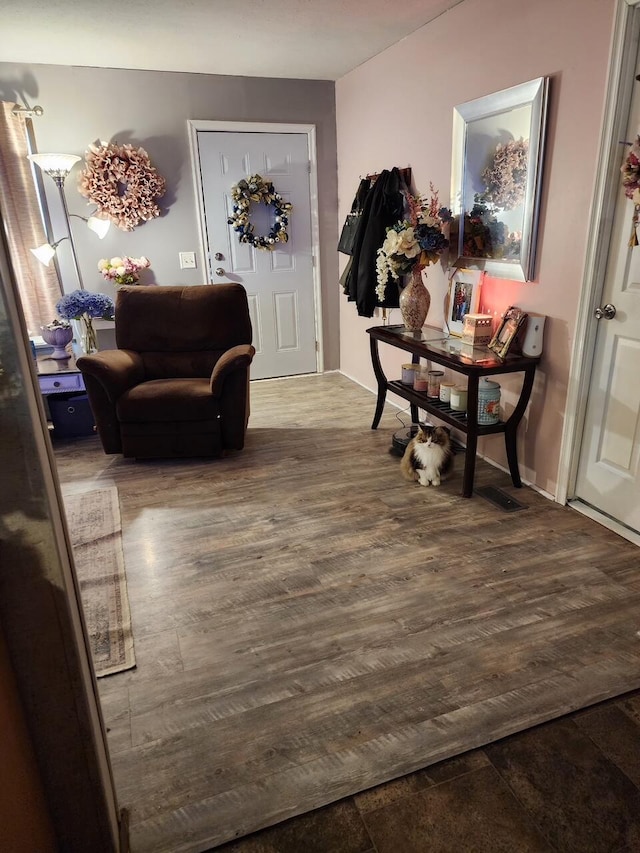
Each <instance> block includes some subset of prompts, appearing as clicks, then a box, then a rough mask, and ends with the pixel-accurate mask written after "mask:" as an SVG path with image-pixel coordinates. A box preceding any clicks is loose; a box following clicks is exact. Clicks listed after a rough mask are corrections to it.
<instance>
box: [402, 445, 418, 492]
mask: <svg viewBox="0 0 640 853" xmlns="http://www.w3.org/2000/svg"><path fill="white" fill-rule="evenodd" d="M400 470H401V472H402V476H403V477H404V478H405V480H411V482H414V483H415V481H416V480H417V479H418V472H417V471H416V469H415V468H414V467H413V448H412V447H410V446H409V445H407V449H406V450H405V452H404V456H403V457H402V460H401V461H400Z"/></svg>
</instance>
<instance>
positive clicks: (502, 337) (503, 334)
mask: <svg viewBox="0 0 640 853" xmlns="http://www.w3.org/2000/svg"><path fill="white" fill-rule="evenodd" d="M527 317H528V314H526V313H525V312H524V311H522V310H521V309H520V308H516V307H515V305H512V306H511V307H510V308H507V310H506V311H505V314H504V317H503V318H502V323H501V324H500V326H499V327H498V330H497V331H496V333H495V335H494V336H493V338H492V339H491V342H490V343H489V349H490V350H492V351H493V352H495V354H496V355H497V356H498V357H499V358H504V357H505V356H506V354H507V353H508V352H509V350H510V348H511V346H512V345H513V342H514V341H515V339H516V337H517V335H518V332H519V331H520V329H521V328H522V326H523V324H524V322H525V320H526V319H527Z"/></svg>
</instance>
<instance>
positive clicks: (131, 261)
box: [98, 255, 151, 285]
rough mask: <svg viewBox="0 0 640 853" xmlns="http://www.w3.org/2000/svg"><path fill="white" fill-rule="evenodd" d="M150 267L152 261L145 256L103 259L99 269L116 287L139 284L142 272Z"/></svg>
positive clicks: (99, 263) (100, 261) (99, 262)
mask: <svg viewBox="0 0 640 853" xmlns="http://www.w3.org/2000/svg"><path fill="white" fill-rule="evenodd" d="M150 266H151V261H150V260H149V258H145V256H144V255H143V256H142V257H141V258H129V257H127V256H126V255H125V256H124V257H122V258H120V257H116V258H111V259H109V258H101V259H100V260H99V261H98V269H99V270H100V272H101V273H102V276H103V278H105V279H106V280H107V281H112V282H113V283H114V284H115V285H121V284H138V282H139V280H140V270H144V269H147V268H148V267H150Z"/></svg>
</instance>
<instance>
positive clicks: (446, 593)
mask: <svg viewBox="0 0 640 853" xmlns="http://www.w3.org/2000/svg"><path fill="white" fill-rule="evenodd" d="M374 402H375V400H374V397H373V396H372V395H371V394H369V393H368V392H367V391H364V390H363V389H361V388H360V387H358V386H357V385H355V384H353V383H351V382H350V381H349V380H347V379H346V378H344V377H342V376H340V375H338V374H329V375H326V376H312V377H304V378H298V379H290V380H280V381H267V382H259V383H254V384H253V386H252V416H251V422H250V431H249V434H248V440H247V446H246V448H245V450H244V451H243V452H242V453H240V454H236V455H234V456H233V457H229V458H227V459H223V460H219V461H213V462H207V463H203V462H199V461H185V462H180V461H165V462H152V463H150V462H145V463H135V462H132V461H129V460H126V461H125V460H123V459H121V458H119V457H106V456H104V455H103V454H102V452H101V451H100V449H99V447H98V444H97V441H96V440H95V439H93V438H89V439H82V440H76V441H73V442H72V441H68V442H61V443H59V444H57V445H56V456H57V459H58V465H59V472H60V478H61V481H62V482H63V483H65V484H74V485H75V486H87V487H88V486H92V487H94V488H95V487H101V486H105V485H111V484H114V485H116V486H117V487H118V490H119V495H120V505H121V512H122V521H123V537H124V554H125V565H126V571H127V580H128V585H129V595H130V600H131V610H132V618H133V631H134V638H135V643H136V658H137V661H138V666H137V669H136V670H134V671H130V672H125V673H121V674H118V675H114V676H110V677H108V678H103V679H101V680H100V682H99V687H100V694H101V699H102V703H103V710H104V713H105V718H106V721H107V725H108V727H109V729H110V731H109V738H110V746H111V755H112V762H113V768H114V774H115V779H116V787H117V790H118V793H119V798H120V804H121V805H122V806H127V807H128V808H129V809H130V811H131V833H132V844H133V851H134V853H151V851H154V853H161V851H201V850H204V849H206V848H208V847H213V846H215V845H218V844H221V843H223V842H224V841H227V840H229V839H232V838H235V837H237V836H241V835H244V834H247V833H249V832H252V831H254V830H256V829H259V828H261V827H264V826H268V825H270V824H273V823H275V822H277V821H280V820H283V819H284V818H287V817H291V816H293V815H296V814H300V813H303V812H307V811H309V810H311V809H314V808H317V807H318V806H321V805H324V804H326V803H329V802H333V801H335V800H338V799H340V798H342V797H346V796H348V795H350V794H353V793H355V792H357V791H362V790H365V789H367V788H370V787H372V786H374V785H377V784H379V783H381V782H384V781H386V780H388V779H391V778H395V777H398V776H402V775H404V774H407V773H410V772H412V771H415V770H417V769H418V768H423V767H426V766H428V765H431V764H434V763H435V762H438V761H440V760H442V759H444V758H447V757H449V756H452V755H455V754H458V753H461V752H464V751H466V750H469V749H472V748H474V747H477V746H481V745H483V744H486V743H489V742H491V741H495V740H496V739H498V738H501V737H504V736H505V735H509V734H511V733H513V732H517V731H521V730H522V729H525V728H528V727H530V726H532V725H535V724H537V723H540V722H543V721H546V720H549V719H552V718H555V717H557V716H559V715H562V714H565V713H567V712H569V711H573V710H576V709H578V708H582V707H585V706H587V705H589V704H592V703H594V702H597V701H600V700H602V699H606V698H608V697H611V696H615V695H618V694H621V693H623V692H626V691H629V690H632V689H635V688H638V687H640V637H639V636H638V631H639V629H640V571H639V569H638V564H639V552H638V549H637V547H636V546H634V545H632V544H630V543H628V542H626V541H624V540H622V539H620V538H619V537H617V536H616V535H615V534H613V533H611V532H610V531H608V530H606V529H604V528H602V527H600V526H599V525H597V524H595V523H594V522H592V521H590V520H588V519H586V518H585V517H583V516H581V515H579V514H578V513H576V512H574V511H572V510H570V509H568V508H565V507H560V506H558V505H556V504H553V503H551V502H549V501H547V500H546V499H544V498H542V497H540V496H539V495H537V494H535V493H534V492H533V491H531V490H529V489H523V490H515V489H512V488H511V487H510V486H509V485H508V484H509V480H508V478H507V477H506V475H504V474H502V473H501V472H499V471H496V470H495V469H492V468H490V467H489V466H487V465H484V464H482V463H481V464H480V466H479V471H478V478H477V483H478V484H495V485H498V486H500V487H504V488H505V489H506V490H507V491H508V492H509V493H511V494H512V495H514V496H515V497H517V499H518V500H520V501H521V502H522V503H524V504H526V506H527V508H526V509H525V510H522V511H519V512H515V513H507V512H504V511H502V510H500V509H498V508H496V507H495V506H494V505H492V504H490V503H489V502H488V501H486V500H484V499H482V498H479V497H475V498H473V499H472V500H464V499H462V498H461V497H459V489H460V474H459V473H458V474H456V475H454V477H453V479H452V480H451V481H450V482H448V483H446V484H444V485H443V486H442V487H441V488H439V489H434V488H429V489H425V488H422V487H420V486H418V485H413V484H408V483H406V482H404V481H403V480H402V479H401V477H400V473H399V460H398V459H397V458H395V457H393V456H391V455H390V454H389V453H388V447H389V445H390V438H391V434H392V433H393V432H394V431H395V430H396V429H398V428H399V426H400V424H399V422H398V421H397V420H396V419H395V417H394V415H393V410H392V409H391V408H390V407H387V408H388V410H387V412H386V413H385V414H384V416H383V420H382V423H381V426H380V428H379V429H378V430H377V431H375V432H374V431H371V430H370V428H369V427H370V423H371V418H372V414H373V409H374ZM492 440H495V441H499V440H500V438H499V437H496V438H495V439H492ZM461 467H462V459H459V460H458V468H459V469H460V468H461Z"/></svg>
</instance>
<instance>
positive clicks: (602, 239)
mask: <svg viewBox="0 0 640 853" xmlns="http://www.w3.org/2000/svg"><path fill="white" fill-rule="evenodd" d="M638 5H640V0H617V6H616V19H615V25H614V32H613V42H612V49H611V64H610V67H609V79H608V82H607V89H606V94H605V105H606V108H605V116H604V122H603V126H602V134H601V137H600V152H599V155H598V161H597V164H596V185H595V191H594V196H593V202H592V205H591V214H590V218H589V233H588V237H587V255H586V259H585V268H584V275H583V277H582V287H581V290H580V302H579V306H578V317H577V321H576V329H575V335H574V340H573V347H572V352H571V368H570V371H569V382H568V391H567V402H566V406H565V420H564V427H563V430H562V443H561V446H560V464H559V468H558V490H557V494H556V500H557V501H558V503H562V504H565V503H567V501H568V500H571V499H572V498H573V497H574V496H575V486H576V477H577V471H578V462H579V458H580V447H581V441H582V429H583V426H584V419H585V412H586V408H587V394H588V391H589V381H590V379H591V371H592V364H593V357H594V351H595V340H596V331H597V323H598V321H597V320H596V319H595V317H594V313H593V312H594V310H595V308H596V307H597V305H599V303H600V299H601V296H602V291H603V288H604V278H605V269H606V264H607V255H608V251H609V242H610V239H611V229H612V225H613V211H614V208H615V202H616V197H617V194H618V190H619V187H620V140H623V139H624V134H626V132H627V122H628V118H629V108H630V104H631V92H632V89H633V86H637V85H640V84H638V83H636V82H635V81H634V77H635V68H636V57H637V44H638V36H639V32H640V22H639V21H637V20H635V21H634V11H635V7H636V6H638ZM621 134H622V135H621ZM598 515H599V518H598V520H600V521H603V522H605V523H606V516H604V515H602V516H600V514H598ZM592 517H593V514H592ZM607 526H612V525H611V524H610V523H608V524H607Z"/></svg>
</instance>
